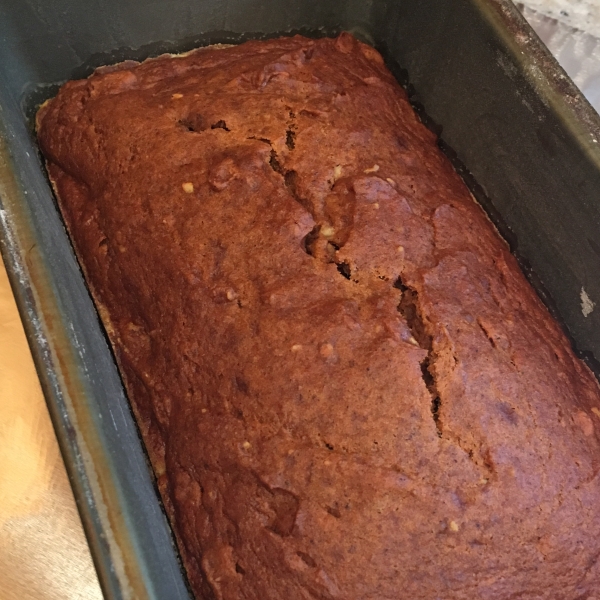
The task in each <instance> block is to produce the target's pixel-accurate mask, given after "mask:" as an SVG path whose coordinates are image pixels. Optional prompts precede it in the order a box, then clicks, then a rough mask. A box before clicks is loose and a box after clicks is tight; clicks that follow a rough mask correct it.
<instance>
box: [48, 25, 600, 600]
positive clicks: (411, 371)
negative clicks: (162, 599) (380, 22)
mask: <svg viewBox="0 0 600 600" xmlns="http://www.w3.org/2000/svg"><path fill="white" fill-rule="evenodd" d="M38 129H39V139H40V145H41V147H42V150H43V152H44V155H45V156H46V159H47V164H48V172H49V174H50V177H51V180H52V182H53V184H54V187H55V189H56V191H57V195H58V198H59V203H60V206H61V209H62V211H63V214H64V217H65V220H66V223H67V226H68V229H69V232H70V234H71V237H72V239H73V241H74V246H75V249H76V252H77V254H78V257H79V259H80V262H81V264H82V266H83V269H84V271H85V274H86V277H87V280H88V283H89V285H90V288H91V290H92V293H93V295H94V298H95V300H96V303H97V306H98V307H99V310H100V312H101V314H102V316H103V319H104V322H105V325H106V327H107V330H108V333H109V336H110V339H111V342H112V344H113V346H114V349H115V353H116V356H117V360H118V362H119V366H120V368H121V372H122V373H123V376H124V379H125V382H126V387H127V390H128V393H129V397H130V399H131V401H132V404H133V407H134V410H135V412H136V415H137V417H138V421H139V423H140V427H141V429H142V433H143V436H144V440H145V443H146V445H147V447H148V449H149V452H150V456H151V459H152V463H153V466H154V468H155V471H156V473H157V476H158V481H159V487H160V490H161V494H162V496H163V500H164V502H165V506H166V508H167V511H168V513H169V516H170V518H171V521H172V523H173V526H174V530H175V533H176V536H177V539H178V541H179V546H180V549H181V552H182V556H183V559H184V563H185V565H186V569H187V571H188V574H189V577H190V581H191V583H192V586H193V588H194V590H195V591H196V593H197V594H198V595H199V596H200V597H205V598H219V599H221V598H222V599H234V598H236V599H237V598H248V599H250V598H252V599H257V600H258V599H261V600H263V599H277V600H280V599H281V598H284V597H289V598H291V599H296V598H324V599H325V598H326V599H333V598H339V599H344V600H348V599H356V600H358V599H361V600H363V599H373V600H375V599H378V600H381V599H385V598H389V599H392V598H394V599H397V598H398V597H399V596H398V594H399V593H403V594H405V596H403V597H406V598H412V599H416V600H418V599H428V600H429V599H431V600H433V599H435V598H444V600H451V599H463V598H464V599H467V598H475V597H477V598H486V599H501V598H502V599H504V598H507V599H508V598H515V597H519V598H531V599H533V598H536V599H537V598H548V599H550V598H552V599H553V600H556V599H561V598H562V599H565V600H572V599H573V598H575V597H581V598H584V597H587V595H588V594H590V593H598V592H599V591H600V579H599V574H598V570H597V569H598V567H597V557H598V556H599V553H600V516H599V514H600V511H598V504H599V500H600V494H599V489H598V478H597V475H598V465H599V464H600V463H599V461H598V458H599V452H598V433H597V431H598V425H599V424H600V422H599V421H598V416H597V415H598V414H600V408H599V407H600V397H599V393H598V386H597V384H596V381H595V380H594V378H593V377H592V376H591V374H590V373H589V371H588V370H587V369H586V368H585V367H584V366H583V365H582V364H581V363H580V362H579V361H577V360H576V359H575V357H574V356H573V353H572V351H571V349H570V347H569V344H568V342H567V341H566V339H565V337H564V336H563V334H562V333H561V331H560V329H559V327H558V326H557V325H556V324H555V323H554V322H553V321H552V320H551V319H550V317H549V316H548V314H547V312H546V310H545V309H544V307H543V306H542V305H541V303H540V301H539V300H538V298H537V296H536V295H535V293H534V292H533V291H532V289H531V288H530V287H529V285H528V283H527V282H526V281H525V279H524V277H523V275H522V274H521V272H520V271H519V269H518V267H517V265H516V263H515V260H514V259H513V257H512V256H511V255H510V253H509V252H508V250H507V248H506V245H505V244H504V242H503V241H501V240H500V239H499V237H498V235H497V233H496V231H495V230H494V228H493V227H492V225H491V224H490V222H489V221H488V220H487V218H486V216H485V215H484V214H483V212H482V211H481V209H480V208H479V207H478V206H477V205H476V204H475V202H474V201H473V200H472V198H471V196H470V194H469V192H468V191H467V189H466V188H465V186H464V184H463V183H462V181H461V180H460V178H459V177H458V176H457V175H456V173H455V172H454V171H453V169H452V167H451V166H450V164H449V162H448V161H447V159H446V158H445V157H444V156H443V155H442V154H441V152H440V151H439V149H438V147H437V145H436V139H435V137H434V136H433V134H431V133H430V132H429V131H428V130H427V129H426V128H425V127H424V126H423V125H421V124H420V123H419V121H418V119H417V118H416V116H415V114H414V113H413V111H412V109H411V107H410V105H409V103H408V101H407V99H406V95H405V93H404V92H403V90H402V89H401V88H400V86H399V85H398V84H397V83H396V82H395V80H394V79H393V77H392V76H391V74H390V73H389V72H388V71H387V69H386V68H385V67H384V65H383V62H382V60H381V57H380V56H379V54H378V53H377V52H376V51H374V50H373V49H372V48H370V47H369V46H366V45H364V44H361V43H359V42H357V41H356V40H354V39H353V38H352V37H351V36H349V35H347V34H343V35H341V36H340V37H339V38H337V39H335V40H334V39H321V40H309V39H306V38H302V37H299V36H296V37H293V38H281V39H277V40H270V41H266V42H248V43H246V44H242V45H240V46H237V47H229V48H225V49H211V48H206V49H202V50H198V51H195V52H192V53H189V54H187V55H185V56H183V57H181V58H174V57H159V58H157V59H153V60H149V61H146V62H145V63H142V64H141V65H138V64H134V63H124V64H122V65H117V66H116V67H113V68H109V69H104V70H99V71H97V72H96V73H95V74H94V75H92V76H91V77H90V78H89V79H87V80H85V81H76V82H70V83H68V84H66V85H65V86H64V87H63V88H62V89H61V91H60V92H59V94H58V96H57V98H55V99H53V100H51V101H50V102H48V103H46V104H45V105H44V106H43V107H42V109H41V110H40V112H39V114H38ZM401 591H402V592H401Z"/></svg>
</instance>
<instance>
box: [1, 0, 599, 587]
mask: <svg viewBox="0 0 600 600" xmlns="http://www.w3.org/2000/svg"><path fill="white" fill-rule="evenodd" d="M0 16H1V18H0V34H1V35H0V201H1V204H2V206H1V207H0V217H1V227H2V251H3V254H4V257H5V261H6V263H7V266H8V268H9V271H10V275H11V280H12V284H13V288H14V291H15V294H16V297H17V299H18V302H19V306H20V310H21V313H22V315H23V317H24V320H25V325H26V328H27V332H28V336H29V340H30V344H31V346H32V350H33V353H34V356H35V360H36V364H37V368H38V372H39V374H40V377H41V380H42V384H43V387H44V390H45V393H46V397H47V400H48V404H49V407H50V410H51V413H52V417H53V421H54V424H55V428H56V430H57V434H58V437H59V440H60V443H61V448H62V451H63V454H64V456H65V459H66V462H67V466H68V469H69V473H70V476H71V481H72V484H73V486H74V489H75V493H76V496H77V500H78V504H79V507H80V511H81V514H82V517H83V521H84V525H85V529H86V532H87V534H88V538H89V540H90V544H91V547H92V551H93V554H94V559H95V561H96V566H97V568H98V572H99V576H100V580H101V582H102V586H103V589H104V591H105V594H106V596H107V597H108V598H161V599H169V598H185V597H186V596H187V590H186V587H185V582H184V578H183V575H182V574H181V571H180V569H179V565H178V562H177V558H176V553H175V551H174V549H173V546H172V542H171V537H170V533H169V529H168V526H167V524H166V521H165V519H164V516H163V514H162V511H161V508H160V505H159V503H158V500H157V497H156V494H155V492H154V488H153V483H152V478H151V475H150V473H149V470H148V467H147V464H146V460H145V456H144V454H143V451H142V449H141V446H140V442H139V439H138V436H137V432H136V429H135V425H134V423H133V420H132V418H131V415H130V412H129V408H128V405H127V402H126V399H125V397H124V395H123V392H122V386H121V383H120V380H119V377H118V374H117V371H116V369H115V366H114V363H113V361H112V357H111V355H110V352H109V350H108V346H107V344H106V342H105V339H104V335H103V332H102V330H101V328H100V325H99V323H98V320H97V317H96V314H95V311H94V308H93V306H92V304H91V301H90V298H89V294H88V292H87V290H86V288H85V285H84V284H83V279H82V277H81V274H80V272H79V269H78V266H77V263H76V261H75V260H74V257H73V253H72V250H71V247H70V244H69V241H68V238H67V236H66V234H65V231H64V228H63V226H62V223H61V221H60V218H59V216H58V213H57V211H56V208H55V205H54V201H53V198H52V195H51V192H50V190H49V186H48V183H47V181H46V178H45V175H44V172H43V169H42V166H41V161H40V159H39V156H38V153H37V148H36V145H35V140H34V137H33V132H32V129H31V116H32V113H33V108H34V106H35V104H36V102H40V101H42V100H43V99H45V98H47V97H49V96H51V95H53V93H54V91H55V90H56V84H57V83H60V82H63V81H65V80H66V79H70V78H76V77H82V76H85V75H87V74H89V73H90V72H91V69H92V68H93V67H96V66H99V65H101V64H108V63H111V62H116V61H119V60H124V59H128V58H133V59H142V58H145V57H147V56H150V55H156V54H158V53H160V52H162V51H183V50H187V49H189V48H191V47H193V46H195V45H201V44H206V43H214V42H235V41H238V40H241V39H246V38H249V37H261V36H263V35H275V34H276V33H283V32H287V31H304V32H312V33H313V34H324V33H336V32H338V31H340V30H343V29H345V30H350V31H352V32H354V33H355V34H357V35H359V36H362V37H363V39H367V40H370V41H371V42H372V43H374V44H375V45H377V46H379V47H381V48H382V49H383V50H384V52H385V53H386V54H387V56H388V57H389V58H390V60H391V61H392V62H393V63H394V64H398V65H401V66H402V67H403V68H406V69H407V70H408V72H409V74H410V79H411V82H412V83H413V84H414V87H415V89H416V90H417V92H418V97H417V98H416V100H417V101H418V102H420V103H422V104H423V105H424V107H425V110H426V112H427V113H428V114H429V115H430V116H431V117H432V118H433V120H434V121H436V122H437V123H441V124H443V127H444V129H443V131H442V138H443V139H444V141H445V142H446V143H448V144H449V145H450V146H451V147H452V148H453V149H454V150H455V151H456V152H457V154H458V157H459V158H460V159H461V160H462V161H463V162H464V163H465V164H466V166H467V168H468V169H469V170H470V171H471V172H472V173H473V174H474V175H475V178H476V180H477V181H478V183H479V184H480V186H481V187H480V188H476V191H477V195H478V197H480V198H483V195H482V192H483V191H485V193H486V194H487V196H488V197H490V198H491V199H492V201H493V211H495V212H497V213H498V214H499V215H500V218H501V220H502V221H503V223H504V224H505V225H506V227H507V228H508V229H506V230H505V231H504V233H506V234H507V237H508V238H509V241H511V243H512V244H513V246H515V245H516V243H517V242H518V247H517V248H516V249H517V251H518V252H519V253H520V255H521V256H523V257H524V258H525V259H526V260H527V261H528V262H529V263H530V264H531V265H532V267H533V270H534V272H535V273H536V276H537V277H539V279H540V280H541V283H542V284H543V286H544V287H545V289H546V290H548V292H549V298H550V299H551V300H550V301H551V303H552V305H553V306H555V307H556V308H557V309H558V313H559V315H560V317H561V318H562V320H563V322H564V323H565V324H566V326H567V328H568V329H569V331H570V333H571V335H572V336H573V338H574V340H575V343H576V345H577V347H578V349H579V350H580V351H587V352H589V353H590V355H591V353H592V352H593V353H595V354H596V356H600V320H599V317H598V314H599V313H598V310H597V309H596V307H595V303H596V302H597V300H598V299H600V277H599V275H600V235H599V232H600V203H599V202H598V195H599V194H600V192H597V191H596V190H600V185H599V184H600V171H599V169H598V165H599V163H600V152H599V151H598V149H597V145H598V142H597V140H598V139H600V138H598V129H599V128H598V117H597V115H596V114H595V113H594V112H593V111H592V109H591V108H590V107H589V105H588V104H587V103H586V102H585V100H583V99H582V97H581V96H580V95H579V94H578V92H577V90H576V89H575V88H574V87H573V85H572V84H571V83H570V82H569V80H568V79H567V78H566V77H565V76H564V74H563V73H562V71H561V70H560V69H559V68H558V67H557V65H556V64H555V63H554V61H553V60H552V59H551V58H550V56H549V54H548V53H547V52H546V51H545V49H543V48H542V47H541V46H540V45H539V42H538V41H537V38H535V36H534V35H533V34H532V33H531V31H530V29H529V28H528V27H527V26H526V25H525V24H524V22H523V20H522V19H521V17H520V16H519V15H518V14H517V13H516V11H515V10H514V8H513V7H512V4H511V3H510V2H503V1H497V2H496V1H492V0H485V1H484V0H480V1H476V0H473V1H466V0H465V1H456V0H455V1H453V2H436V1H433V0H430V1H427V2H415V1H404V2H394V3H391V2H385V1H381V2H378V1H376V0H374V1H373V2H333V3H327V4H323V3H318V2H300V3H295V4H294V5H293V6H291V5H289V4H287V3H284V2H278V1H274V0H272V1H270V2H266V3H258V2H252V1H247V2H229V3H218V2H197V3H193V4H192V3H189V2H185V1H176V2H172V3H168V4H166V3H149V2H125V3H123V2H116V1H115V2H104V3H102V4H95V5H89V4H88V3H77V2H73V1H71V0H63V1H62V2H56V3H50V2H37V3H18V2H16V1H6V0H5V1H4V2H2V3H0ZM207 32H221V33H212V34H211V33H207ZM584 293H585V294H584ZM586 298H587V301H585V302H584V301H583V300H585V299H586ZM582 299H583V300H582ZM582 309H583V310H582Z"/></svg>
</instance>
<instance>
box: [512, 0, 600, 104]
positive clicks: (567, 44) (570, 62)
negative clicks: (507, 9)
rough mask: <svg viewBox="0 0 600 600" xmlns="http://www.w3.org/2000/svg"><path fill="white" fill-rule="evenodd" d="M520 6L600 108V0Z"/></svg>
mask: <svg viewBox="0 0 600 600" xmlns="http://www.w3.org/2000/svg"><path fill="white" fill-rule="evenodd" d="M519 7H520V8H521V11H522V12H523V15H524V16H525V18H526V19H527V21H529V23H530V25H531V26H532V27H533V29H534V30H535V32H536V33H537V34H538V35H539V36H540V38H541V39H542V41H543V42H544V43H545V44H546V46H548V48H549V49H550V51H551V52H552V54H554V56H555V57H556V59H557V60H558V62H559V64H560V65H561V66H562V68H563V69H564V70H565V71H566V72H567V74H568V75H569V77H570V78H571V79H572V80H573V81H574V82H575V85H577V87H578V88H579V89H580V90H581V91H582V92H583V94H584V96H585V97H586V98H587V99H588V100H589V102H590V104H591V105H592V106H593V107H594V108H595V109H596V111H597V112H600V0H527V2H526V3H525V6H524V7H523V5H520V6H519ZM555 17H556V18H555ZM574 25H576V26H577V27H575V26H574Z"/></svg>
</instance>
